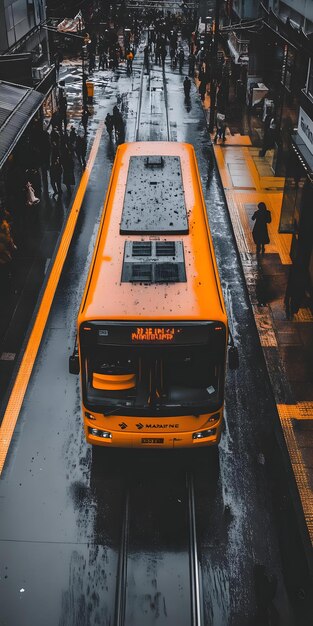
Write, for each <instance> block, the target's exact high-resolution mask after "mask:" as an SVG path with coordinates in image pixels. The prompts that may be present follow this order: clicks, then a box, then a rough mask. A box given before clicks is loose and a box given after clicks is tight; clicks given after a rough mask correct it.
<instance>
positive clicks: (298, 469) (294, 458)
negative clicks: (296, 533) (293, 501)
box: [277, 403, 313, 544]
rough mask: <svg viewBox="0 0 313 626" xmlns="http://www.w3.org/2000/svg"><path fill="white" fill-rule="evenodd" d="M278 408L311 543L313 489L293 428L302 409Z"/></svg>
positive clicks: (282, 406)
mask: <svg viewBox="0 0 313 626" xmlns="http://www.w3.org/2000/svg"><path fill="white" fill-rule="evenodd" d="M301 404H302V403H301ZM309 404H310V410H311V412H313V411H312V404H311V403H309ZM277 410H278V414H279V418H280V422H281V424H282V427H283V432H284V437H285V441H286V444H287V448H288V452H289V457H290V461H291V464H292V469H293V473H294V476H295V479H296V483H297V486H298V491H299V495H300V499H301V504H302V508H303V511H304V516H305V521H306V525H307V528H308V532H309V535H310V539H311V543H312V544H313V491H312V489H311V487H310V485H309V482H308V476H307V473H306V471H305V467H304V465H303V460H302V456H301V451H300V450H299V446H298V445H297V441H296V438H295V434H294V429H293V419H297V415H299V413H300V412H301V411H300V410H299V405H286V404H278V405H277ZM312 417H313V415H312ZM300 419H301V418H300Z"/></svg>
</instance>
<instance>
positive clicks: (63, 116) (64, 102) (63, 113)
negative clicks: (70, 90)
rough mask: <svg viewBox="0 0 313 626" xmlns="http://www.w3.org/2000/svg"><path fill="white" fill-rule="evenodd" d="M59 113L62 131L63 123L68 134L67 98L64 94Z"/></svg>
mask: <svg viewBox="0 0 313 626" xmlns="http://www.w3.org/2000/svg"><path fill="white" fill-rule="evenodd" d="M59 112H60V116H61V129H62V122H63V124H64V132H65V133H66V127H67V99H66V96H65V95H64V94H62V96H61V98H60V102H59Z"/></svg>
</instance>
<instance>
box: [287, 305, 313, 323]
mask: <svg viewBox="0 0 313 626" xmlns="http://www.w3.org/2000/svg"><path fill="white" fill-rule="evenodd" d="M292 321H293V322H301V323H303V322H313V315H312V313H311V311H310V309H309V308H307V307H306V308H302V309H299V311H298V313H296V314H295V315H294V316H293V318H292Z"/></svg>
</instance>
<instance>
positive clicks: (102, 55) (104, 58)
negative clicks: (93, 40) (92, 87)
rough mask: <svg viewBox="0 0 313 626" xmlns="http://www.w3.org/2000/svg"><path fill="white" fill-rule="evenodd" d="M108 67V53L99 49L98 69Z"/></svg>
mask: <svg viewBox="0 0 313 626" xmlns="http://www.w3.org/2000/svg"><path fill="white" fill-rule="evenodd" d="M107 67H108V55H107V53H106V52H105V51H104V50H100V52H99V66H98V69H99V70H104V69H107Z"/></svg>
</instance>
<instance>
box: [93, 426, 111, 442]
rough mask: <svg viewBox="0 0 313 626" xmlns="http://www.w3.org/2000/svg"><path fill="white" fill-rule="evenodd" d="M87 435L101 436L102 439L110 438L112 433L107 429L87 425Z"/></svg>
mask: <svg viewBox="0 0 313 626" xmlns="http://www.w3.org/2000/svg"><path fill="white" fill-rule="evenodd" d="M88 433H89V435H93V436H94V437H102V439H112V433H109V432H108V431H107V430H100V428H91V426H88Z"/></svg>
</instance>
